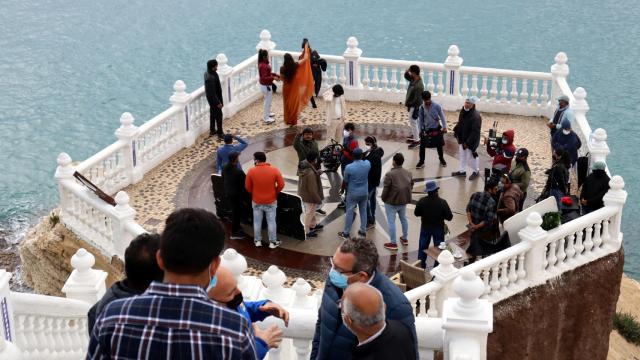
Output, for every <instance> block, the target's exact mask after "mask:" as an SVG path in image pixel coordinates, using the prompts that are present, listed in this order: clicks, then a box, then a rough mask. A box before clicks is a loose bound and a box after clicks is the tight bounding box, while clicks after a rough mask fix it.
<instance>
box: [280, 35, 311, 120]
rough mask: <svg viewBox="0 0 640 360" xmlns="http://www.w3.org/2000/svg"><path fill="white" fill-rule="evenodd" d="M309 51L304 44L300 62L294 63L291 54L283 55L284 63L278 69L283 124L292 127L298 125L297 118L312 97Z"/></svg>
mask: <svg viewBox="0 0 640 360" xmlns="http://www.w3.org/2000/svg"><path fill="white" fill-rule="evenodd" d="M310 57H311V50H310V49H309V45H308V44H305V46H304V50H303V51H302V56H301V58H300V62H298V63H296V62H295V60H293V56H291V54H289V53H286V54H284V63H283V64H282V67H280V77H281V79H282V83H283V85H282V102H283V110H284V122H285V123H286V124H287V125H290V126H293V125H296V124H297V123H298V116H299V115H300V113H301V112H302V110H303V109H304V108H305V107H306V106H307V103H308V102H309V99H310V98H311V96H312V95H313V91H314V88H313V75H312V73H311V62H310V61H309V59H310Z"/></svg>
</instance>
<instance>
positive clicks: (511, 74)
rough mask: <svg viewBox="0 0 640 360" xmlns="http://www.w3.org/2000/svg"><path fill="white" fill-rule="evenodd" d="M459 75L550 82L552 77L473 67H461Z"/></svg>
mask: <svg viewBox="0 0 640 360" xmlns="http://www.w3.org/2000/svg"><path fill="white" fill-rule="evenodd" d="M460 72H461V73H468V74H472V75H473V74H475V75H497V76H502V77H512V78H520V79H533V80H552V79H553V77H552V76H551V74H550V73H546V72H539V71H526V70H507V69H494V68H485V67H475V66H461V67H460Z"/></svg>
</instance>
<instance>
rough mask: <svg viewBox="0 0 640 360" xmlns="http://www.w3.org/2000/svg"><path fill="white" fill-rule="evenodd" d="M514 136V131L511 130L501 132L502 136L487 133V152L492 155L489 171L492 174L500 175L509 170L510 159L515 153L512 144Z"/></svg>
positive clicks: (514, 147)
mask: <svg viewBox="0 0 640 360" xmlns="http://www.w3.org/2000/svg"><path fill="white" fill-rule="evenodd" d="M493 134H495V132H493ZM514 136H515V132H514V131H513V130H507V131H505V132H503V133H502V137H493V136H492V134H490V135H489V139H488V140H487V153H488V154H489V156H491V157H493V162H492V163H491V173H492V174H493V175H495V176H500V175H502V174H508V173H509V171H511V161H512V160H513V156H514V155H515V153H516V146H515V145H514V144H513V139H514Z"/></svg>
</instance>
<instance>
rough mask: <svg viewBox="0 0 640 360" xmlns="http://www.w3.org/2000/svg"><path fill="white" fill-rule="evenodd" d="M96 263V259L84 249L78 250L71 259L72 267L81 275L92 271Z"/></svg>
mask: <svg viewBox="0 0 640 360" xmlns="http://www.w3.org/2000/svg"><path fill="white" fill-rule="evenodd" d="M95 263H96V258H95V257H93V255H92V254H91V253H90V252H88V251H87V250H85V249H84V248H80V249H78V251H76V253H75V254H74V255H73V256H72V257H71V266H72V267H73V268H74V269H76V270H78V272H81V273H82V272H86V271H87V270H89V269H91V268H92V267H93V265H94V264H95Z"/></svg>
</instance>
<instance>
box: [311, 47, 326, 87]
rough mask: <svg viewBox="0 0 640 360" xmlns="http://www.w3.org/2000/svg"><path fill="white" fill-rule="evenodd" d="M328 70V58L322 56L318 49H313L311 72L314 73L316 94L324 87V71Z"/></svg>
mask: <svg viewBox="0 0 640 360" xmlns="http://www.w3.org/2000/svg"><path fill="white" fill-rule="evenodd" d="M324 71H327V60H325V59H323V58H321V57H320V54H318V52H317V51H315V50H313V51H311V73H312V74H313V86H314V91H315V94H316V96H318V94H319V93H320V88H321V87H322V73H323V72H324Z"/></svg>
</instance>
